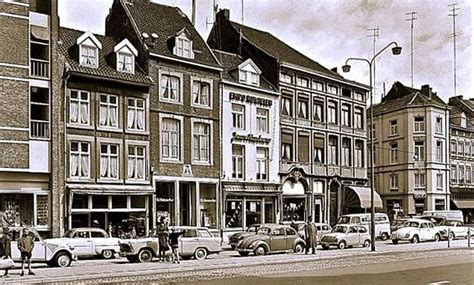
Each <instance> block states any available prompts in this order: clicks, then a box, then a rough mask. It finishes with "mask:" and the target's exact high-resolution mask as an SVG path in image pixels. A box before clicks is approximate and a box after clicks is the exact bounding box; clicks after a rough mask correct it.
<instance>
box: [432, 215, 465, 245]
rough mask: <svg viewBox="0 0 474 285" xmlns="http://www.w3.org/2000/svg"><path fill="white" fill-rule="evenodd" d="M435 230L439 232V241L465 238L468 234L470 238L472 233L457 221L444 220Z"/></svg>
mask: <svg viewBox="0 0 474 285" xmlns="http://www.w3.org/2000/svg"><path fill="white" fill-rule="evenodd" d="M435 228H436V229H437V230H438V231H439V233H440V235H441V239H448V238H449V239H450V240H452V239H455V238H467V237H468V236H469V234H471V236H472V234H473V233H474V232H473V229H472V228H471V229H470V230H469V227H468V226H465V225H464V224H463V222H460V221H458V220H444V221H442V222H441V223H440V224H439V225H438V226H435Z"/></svg>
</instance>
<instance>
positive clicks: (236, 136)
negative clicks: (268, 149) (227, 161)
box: [231, 132, 272, 144]
mask: <svg viewBox="0 0 474 285" xmlns="http://www.w3.org/2000/svg"><path fill="white" fill-rule="evenodd" d="M231 141H243V142H251V143H264V144H269V143H270V142H271V141H272V139H269V138H262V136H258V137H257V136H255V135H252V134H248V135H239V134H237V133H236V132H233V133H232V140H231Z"/></svg>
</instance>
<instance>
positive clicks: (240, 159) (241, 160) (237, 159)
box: [231, 144, 245, 179]
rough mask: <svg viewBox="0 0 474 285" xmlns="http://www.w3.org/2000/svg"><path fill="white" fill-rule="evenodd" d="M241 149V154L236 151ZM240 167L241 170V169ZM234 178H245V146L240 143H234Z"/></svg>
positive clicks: (232, 175)
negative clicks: (235, 151)
mask: <svg viewBox="0 0 474 285" xmlns="http://www.w3.org/2000/svg"><path fill="white" fill-rule="evenodd" d="M234 150H240V151H241V152H242V153H241V154H236V153H234ZM239 169H240V171H239ZM231 177H232V178H233V179H245V146H244V145H240V144H233V145H232V174H231Z"/></svg>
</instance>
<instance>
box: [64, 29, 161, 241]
mask: <svg viewBox="0 0 474 285" xmlns="http://www.w3.org/2000/svg"><path fill="white" fill-rule="evenodd" d="M60 40H61V42H60V45H59V50H60V52H61V55H62V56H63V57H64V59H65V65H64V73H63V78H62V79H63V87H64V90H63V96H62V98H64V105H63V106H64V109H63V111H62V116H61V117H62V119H63V120H62V124H63V125H62V127H63V129H64V130H65V135H64V137H62V138H61V141H62V144H63V148H64V151H65V156H64V160H63V161H62V165H63V166H65V167H64V170H63V171H64V172H65V177H66V179H65V188H64V190H63V192H64V195H65V198H64V199H63V201H64V204H65V205H64V207H65V217H66V224H67V225H66V228H69V229H70V228H77V227H88V226H89V227H90V226H96V227H100V228H103V229H105V230H108V231H109V232H110V233H112V234H113V235H114V236H117V235H118V234H119V231H123V232H127V231H128V232H130V231H131V229H132V227H135V230H136V232H137V234H141V235H144V234H146V233H147V232H148V230H149V229H150V227H152V226H153V222H152V219H151V217H152V208H153V207H152V205H153V203H152V201H153V197H154V191H153V182H152V176H151V174H150V129H151V126H150V114H149V105H150V98H149V89H150V86H151V85H152V80H151V79H150V78H149V77H148V76H147V75H146V74H145V72H144V70H143V68H142V67H141V66H140V65H139V64H138V62H137V61H136V58H137V57H138V50H137V48H136V47H134V46H133V45H132V44H131V43H130V41H129V40H128V39H126V38H120V37H104V36H99V35H94V34H92V33H90V32H82V31H77V30H72V29H67V28H61V29H60ZM119 228H120V229H121V230H119Z"/></svg>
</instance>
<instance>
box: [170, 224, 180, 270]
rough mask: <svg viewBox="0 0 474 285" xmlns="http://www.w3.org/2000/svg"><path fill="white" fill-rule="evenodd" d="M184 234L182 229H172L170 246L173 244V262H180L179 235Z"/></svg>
mask: <svg viewBox="0 0 474 285" xmlns="http://www.w3.org/2000/svg"><path fill="white" fill-rule="evenodd" d="M182 234H183V232H182V231H176V230H175V229H172V230H171V233H170V246H171V262H173V263H179V245H178V244H179V237H180V236H181V235H182Z"/></svg>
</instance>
